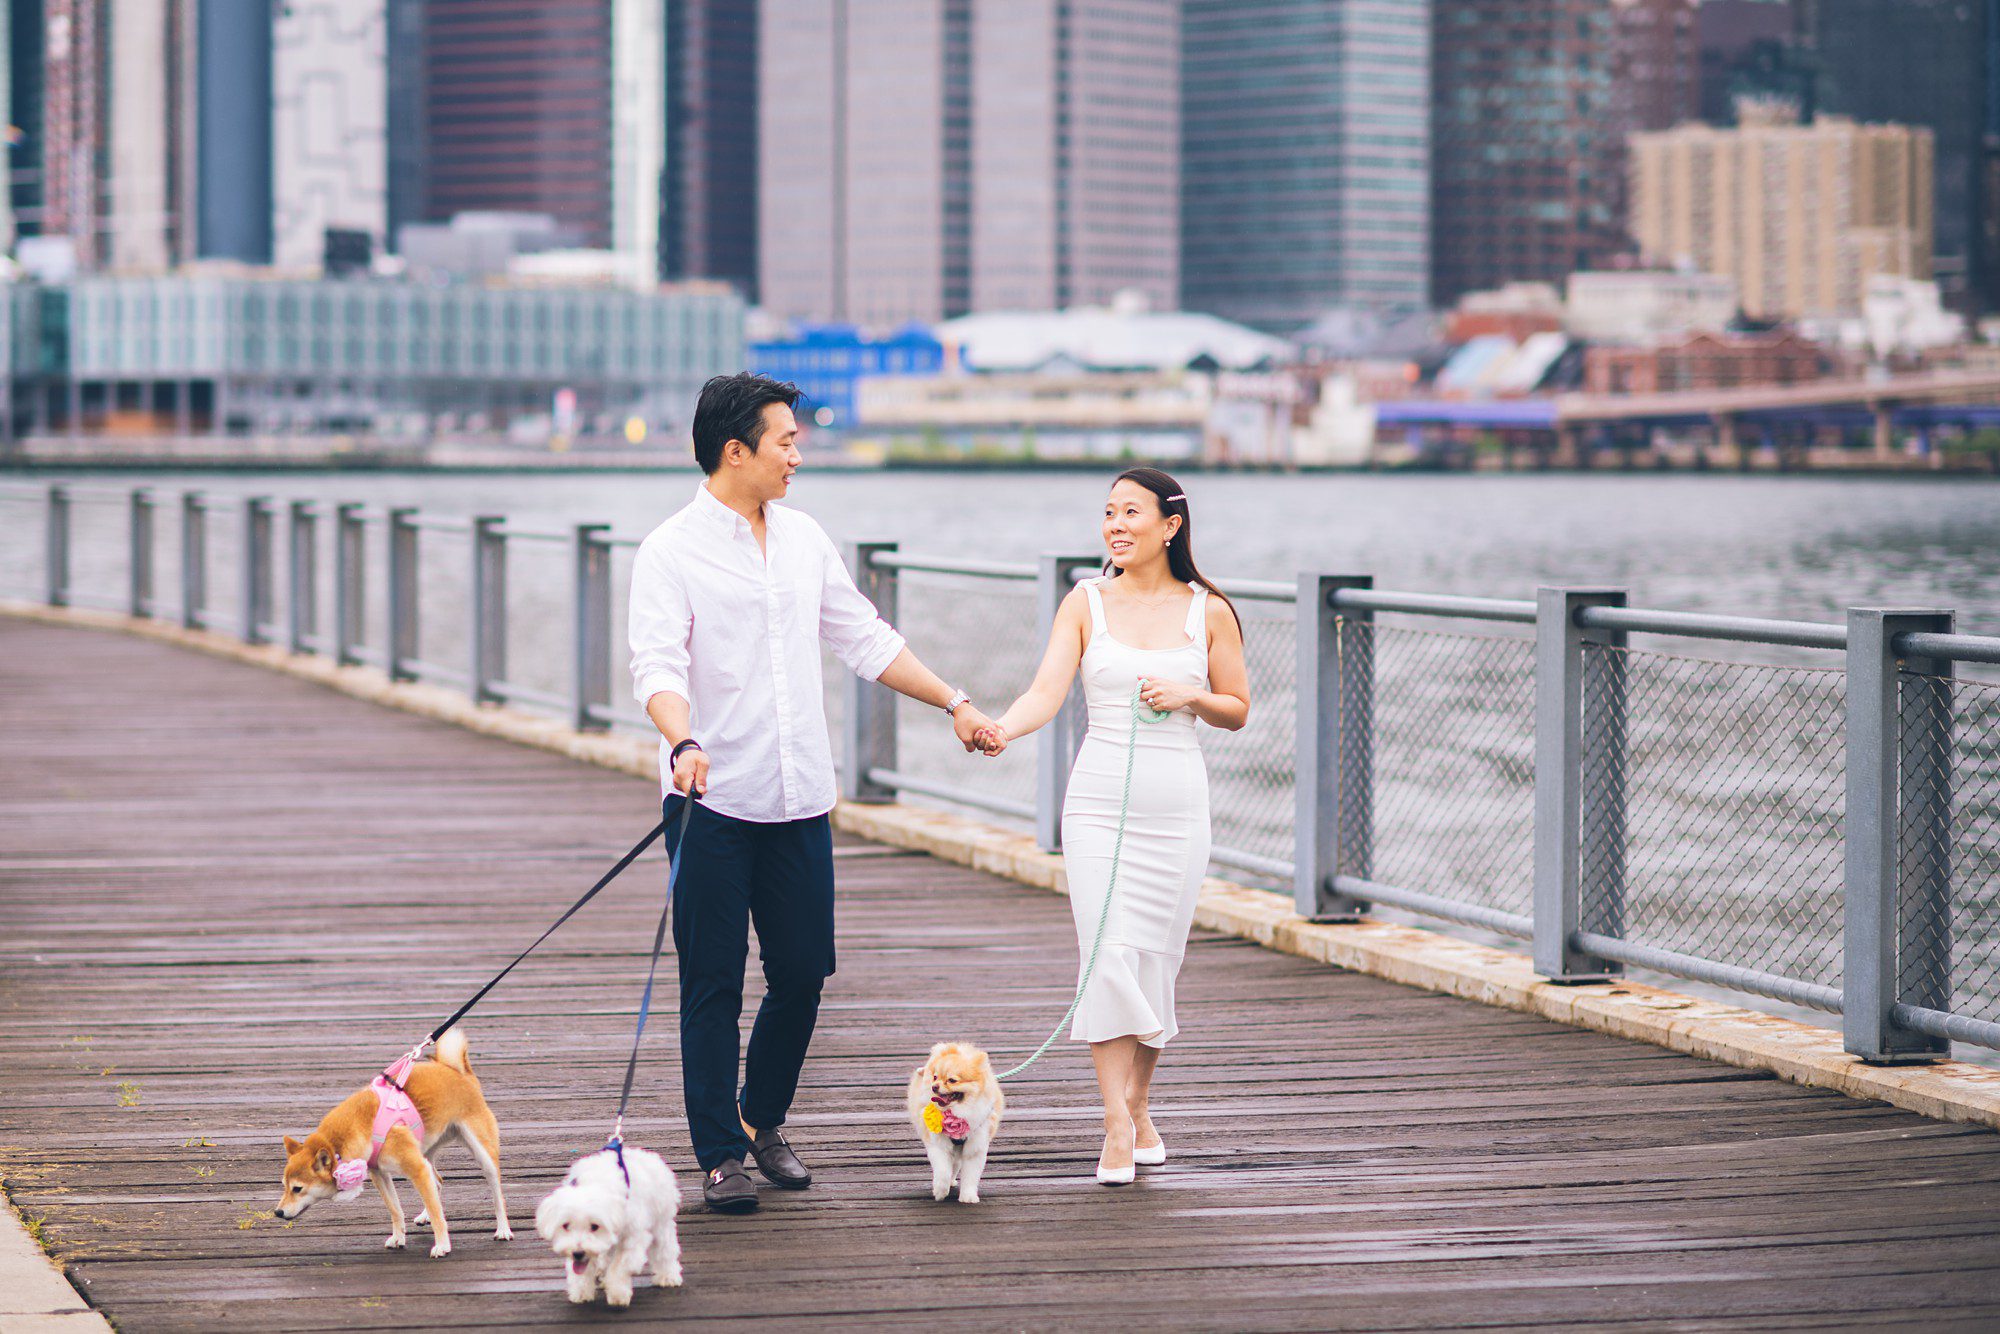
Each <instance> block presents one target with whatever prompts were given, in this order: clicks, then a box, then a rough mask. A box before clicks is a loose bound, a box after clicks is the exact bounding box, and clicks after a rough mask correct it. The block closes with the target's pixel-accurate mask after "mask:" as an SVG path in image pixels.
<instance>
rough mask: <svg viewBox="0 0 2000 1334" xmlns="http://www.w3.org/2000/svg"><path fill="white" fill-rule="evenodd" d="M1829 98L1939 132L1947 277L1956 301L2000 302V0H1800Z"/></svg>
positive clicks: (1941, 261)
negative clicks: (1997, 1)
mask: <svg viewBox="0 0 2000 1334" xmlns="http://www.w3.org/2000/svg"><path fill="white" fill-rule="evenodd" d="M1800 5H1801V18H1800V29H1801V35H1802V38H1803V40H1804V41H1805V43H1806V44H1807V46H1808V49H1809V51H1810V53H1811V54H1812V55H1813V56H1814V57H1815V59H1816V61H1817V66H1818V78H1817V85H1816V92H1815V100H1816V103H1817V109H1818V110H1819V111H1822V112H1830V113H1834V114H1837V115H1845V116H1852V117H1853V118H1855V119H1856V120H1862V121H1889V122H1894V123H1897V124H1902V125H1922V126H1926V127H1928V128H1929V129H1930V131H1931V133H1932V134H1933V135H1934V136H1935V137H1936V142H1937V237H1936V247H1937V279H1938V285H1939V286H1940V287H1941V288H1942V289H1943V290H1944V295H1945V297H1946V299H1947V300H1948V301H1951V302H1952V303H1953V304H1954V305H1957V306H1960V307H1963V308H1966V309H1972V310H1981V311H1984V310H1994V309H2000V90H1996V88H1995V87H1994V83H1995V80H1996V79H2000V4H1995V3H1993V0H1800Z"/></svg>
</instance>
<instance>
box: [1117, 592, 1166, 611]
mask: <svg viewBox="0 0 2000 1334" xmlns="http://www.w3.org/2000/svg"><path fill="white" fill-rule="evenodd" d="M1125 596H1126V597H1127V598H1129V599H1131V600H1132V601H1134V602H1136V603H1138V604H1139V605H1140V606H1142V607H1164V606H1166V605H1167V604H1168V603H1169V602H1172V601H1173V600H1174V595H1173V592H1172V590H1169V591H1167V592H1166V593H1163V594H1161V595H1160V596H1159V597H1157V598H1155V599H1153V600H1152V601H1150V602H1149V601H1147V600H1146V599H1145V598H1142V597H1140V596H1139V595H1138V594H1137V593H1127V594H1126V595H1125Z"/></svg>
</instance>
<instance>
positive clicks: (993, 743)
mask: <svg viewBox="0 0 2000 1334" xmlns="http://www.w3.org/2000/svg"><path fill="white" fill-rule="evenodd" d="M973 744H975V745H977V746H978V747H979V749H980V750H981V751H982V752H984V753H985V755H986V757H987V758H988V759H991V758H992V757H993V756H995V755H998V754H999V753H1000V752H1001V751H1003V750H1005V749H1007V729H1006V728H1004V727H1002V726H1001V725H1000V724H998V723H994V724H993V725H992V726H990V727H982V728H980V729H979V734H978V735H977V736H975V737H974V738H973Z"/></svg>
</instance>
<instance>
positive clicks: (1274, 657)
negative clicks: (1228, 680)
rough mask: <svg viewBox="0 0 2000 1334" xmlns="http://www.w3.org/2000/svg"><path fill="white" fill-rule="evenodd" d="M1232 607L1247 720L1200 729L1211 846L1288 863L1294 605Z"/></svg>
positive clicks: (1270, 877)
mask: <svg viewBox="0 0 2000 1334" xmlns="http://www.w3.org/2000/svg"><path fill="white" fill-rule="evenodd" d="M1236 612H1237V615H1238V616H1239V617H1241V618H1242V621H1243V660H1244V667H1245V669H1246V671H1247V672H1248V674H1249V677H1250V721H1249V723H1248V724H1247V725H1246V726H1245V727H1244V728H1243V729H1242V730H1241V731H1238V732H1225V731H1221V730H1218V729H1216V728H1212V727H1203V728H1202V729H1201V749H1202V756H1203V759H1204V761H1205V762H1206V763H1207V766H1208V786H1209V809H1210V812H1211V822H1210V827H1211V831H1212V838H1213V840H1214V846H1215V847H1217V848H1222V849H1233V850H1235V851H1237V852H1245V853H1249V854H1250V856H1251V857H1252V858H1257V859H1262V860H1267V861H1275V862H1283V863H1285V864H1287V865H1289V864H1290V862H1291V860H1292V853H1293V844H1292V826H1293V823H1294V809H1295V808H1294V797H1293V786H1292V778H1293V774H1294V772H1295V765H1294V759H1295V756H1294V748H1295V746H1296V744H1297V739H1296V730H1297V723H1296V720H1295V711H1294V695H1293V689H1292V685H1293V676H1294V659H1295V657H1296V655H1297V647H1296V643H1297V633H1296V631H1295V629H1294V621H1293V615H1292V607H1291V604H1289V603H1270V602H1262V601H1252V600H1250V599H1244V600H1242V601H1239V602H1237V604H1236ZM1224 864H1225V865H1226V863H1224ZM1227 874H1228V875H1229V876H1230V877H1231V878H1232V879H1237V880H1244V881H1248V882H1249V883H1252V884H1258V885H1265V886H1277V885H1280V884H1281V883H1283V882H1282V880H1281V878H1280V877H1279V876H1277V875H1276V874H1260V873H1259V872H1258V871H1253V870H1248V869H1246V868H1244V867H1238V866H1231V867H1228V868H1227ZM1285 888H1287V889H1289V888H1290V886H1289V885H1285Z"/></svg>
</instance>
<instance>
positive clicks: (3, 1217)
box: [0, 1196, 111, 1334]
mask: <svg viewBox="0 0 2000 1334" xmlns="http://www.w3.org/2000/svg"><path fill="white" fill-rule="evenodd" d="M110 1328H111V1324H110V1322H109V1321H107V1320H105V1318H104V1317H103V1316H101V1315H99V1314H98V1313H97V1312H96V1311H94V1310H92V1309H91V1307H90V1305H89V1303H87V1302H85V1301H84V1300H83V1298H82V1297H81V1296H79V1295H78V1294H77V1291H76V1289H75V1288H73V1287H71V1286H70V1284H69V1279H68V1278H66V1277H64V1275H63V1271H62V1270H61V1268H60V1267H58V1266H57V1264H56V1262H55V1261H54V1260H52V1259H50V1258H49V1256H48V1254H47V1253H46V1252H45V1251H43V1250H42V1248H41V1246H40V1245H38V1244H37V1243H36V1241H35V1239H34V1238H33V1237H31V1236H30V1235H28V1228H27V1225H26V1224H25V1223H23V1222H22V1221H21V1215H20V1214H19V1213H17V1212H16V1211H15V1209H14V1206H13V1204H12V1202H11V1201H7V1200H6V1198H5V1196H0V1330H5V1331H6V1334H69V1332H70V1331H74V1332H75V1334H83V1331H86V1330H104V1331H107V1332H108V1331H109V1330H110Z"/></svg>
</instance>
